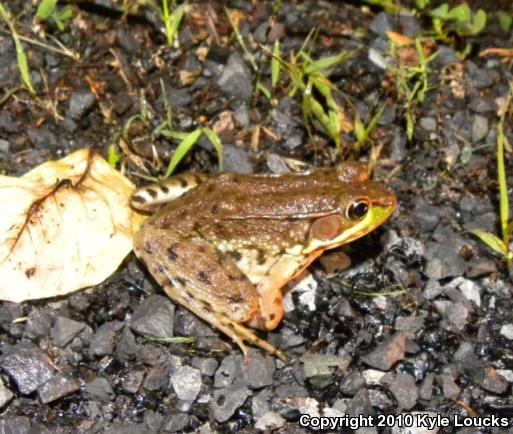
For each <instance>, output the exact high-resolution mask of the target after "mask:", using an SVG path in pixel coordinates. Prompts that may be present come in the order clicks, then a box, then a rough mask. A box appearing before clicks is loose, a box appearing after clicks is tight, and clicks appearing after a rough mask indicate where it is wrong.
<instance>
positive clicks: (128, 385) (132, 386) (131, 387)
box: [121, 371, 144, 393]
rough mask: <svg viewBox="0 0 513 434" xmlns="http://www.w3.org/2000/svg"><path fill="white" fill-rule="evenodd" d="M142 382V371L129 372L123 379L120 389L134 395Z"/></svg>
mask: <svg viewBox="0 0 513 434" xmlns="http://www.w3.org/2000/svg"><path fill="white" fill-rule="evenodd" d="M143 380H144V371H130V372H129V373H128V374H127V375H126V377H125V378H124V379H123V383H122V384H121V387H122V388H123V390H124V391H125V392H128V393H136V392H137V391H138V390H139V387H141V384H142V382H143Z"/></svg>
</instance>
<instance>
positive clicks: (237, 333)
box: [163, 282, 287, 363]
mask: <svg viewBox="0 0 513 434" xmlns="http://www.w3.org/2000/svg"><path fill="white" fill-rule="evenodd" d="M176 283H178V286H179V282H176ZM163 288H164V291H165V292H166V294H167V295H168V296H169V297H171V298H172V299H173V300H175V301H177V302H178V303H180V304H181V305H182V306H183V307H185V308H186V309H189V310H190V311H191V312H193V313H195V314H196V315H197V316H199V317H200V318H202V319H204V320H205V321H207V322H209V323H210V324H212V325H213V326H214V327H216V328H217V329H218V330H220V331H222V332H223V333H224V334H225V335H227V336H229V337H230V338H231V339H232V340H233V341H234V342H235V343H236V344H237V345H238V346H239V348H240V349H241V351H242V353H243V354H244V360H245V362H246V363H247V362H249V360H250V356H249V353H248V347H247V346H246V344H245V341H246V342H249V343H250V344H252V345H255V346H257V347H260V348H262V349H263V350H265V351H267V352H268V353H269V354H272V355H274V356H276V357H278V358H279V359H281V360H283V361H284V362H286V361H287V357H286V356H285V354H284V353H283V352H282V351H280V350H278V349H277V348H275V347H274V346H273V345H271V344H270V343H268V342H266V341H265V340H263V339H260V338H259V337H258V336H256V335H255V334H254V333H252V332H251V331H250V330H249V329H247V328H246V327H244V326H243V325H241V324H239V323H237V322H235V321H233V320H231V319H230V318H228V317H227V316H226V315H224V314H222V313H217V312H214V311H212V310H211V309H210V307H209V306H208V304H206V303H205V302H202V301H201V300H199V299H186V298H185V297H183V295H182V294H183V293H184V290H186V288H180V289H179V288H177V285H173V284H166V285H164V286H163Z"/></svg>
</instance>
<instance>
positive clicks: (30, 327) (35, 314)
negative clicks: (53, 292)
mask: <svg viewBox="0 0 513 434" xmlns="http://www.w3.org/2000/svg"><path fill="white" fill-rule="evenodd" d="M54 321H55V313H54V311H53V310H50V309H47V308H41V309H38V308H34V309H32V310H31V311H30V313H29V315H28V318H27V324H26V326H25V336H26V337H28V338H29V339H37V338H41V337H43V336H48V335H49V334H50V329H51V328H52V325H53V324H54Z"/></svg>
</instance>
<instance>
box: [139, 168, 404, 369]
mask: <svg viewBox="0 0 513 434" xmlns="http://www.w3.org/2000/svg"><path fill="white" fill-rule="evenodd" d="M166 202H168V203H167V204H166V205H165V206H164V207H163V208H162V206H163V205H164V204H165V203H166ZM132 204H133V206H135V207H137V208H138V209H143V210H150V209H152V208H153V207H155V208H160V210H158V211H157V212H156V213H155V214H154V215H153V216H152V217H150V218H149V219H148V220H146V222H145V223H144V224H143V226H142V227H141V229H140V230H139V231H138V233H137V234H136V235H135V238H134V251H135V253H136V255H137V256H138V257H139V258H140V259H141V260H142V261H143V262H144V263H145V264H146V266H147V268H148V270H149V271H150V273H151V274H152V275H153V277H154V278H155V280H156V281H157V282H158V283H159V284H160V285H161V286H162V287H163V288H164V290H165V292H166V293H167V294H168V295H169V297H171V298H172V299H173V300H175V301H176V302H178V303H180V304H181V305H182V306H184V307H186V308H187V309H189V310H191V311H192V312H194V313H195V314H196V315H198V316H199V317H200V318H202V319H204V320H205V321H207V322H209V323H210V324H212V325H213V326H214V327H216V328H217V329H219V330H220V331H222V332H223V333H225V334H226V335H227V336H229V337H230V338H231V339H232V340H233V341H234V342H236V343H237V345H238V346H239V347H240V348H241V350H242V351H243V353H244V354H245V355H247V346H246V344H248V343H249V344H251V345H255V346H259V347H260V348H262V349H264V350H265V351H267V352H269V353H271V354H273V355H275V356H277V357H279V358H281V359H283V360H285V355H284V354H283V353H282V352H281V351H280V350H278V349H276V348H275V347H273V346H272V345H270V344H269V343H267V342H266V341H264V340H262V339H260V338H258V337H257V336H256V335H255V334H254V333H253V332H251V331H250V330H249V329H248V328H247V327H252V328H256V329H260V330H264V331H269V330H273V329H275V328H276V327H277V326H278V325H279V324H280V322H281V320H282V318H283V314H284V312H283V296H282V292H281V288H282V287H283V286H284V285H285V284H286V283H287V282H288V281H290V280H291V279H292V278H293V277H295V276H296V275H297V274H299V273H300V272H301V271H302V270H304V269H305V268H306V267H308V265H309V264H310V263H311V262H312V261H313V260H315V259H316V258H317V257H318V256H319V255H321V254H322V252H323V251H325V250H327V249H331V248H334V247H337V246H340V245H342V244H345V243H347V242H350V241H352V240H354V239H356V238H358V237H360V236H362V235H364V234H366V233H368V232H370V231H371V230H373V229H374V228H376V227H377V226H379V225H380V224H382V223H383V222H384V221H385V220H386V219H387V218H388V217H389V216H390V214H391V213H392V212H393V210H394V209H395V206H396V199H395V196H394V195H393V193H391V192H390V191H388V190H386V189H385V188H384V187H383V186H381V185H379V184H377V183H374V182H372V181H369V180H368V178H367V173H366V167H365V166H364V165H361V164H359V163H343V164H341V165H339V166H337V167H336V168H333V169H318V170H315V171H312V172H306V173H300V174H285V175H279V176H276V175H236V174H233V173H222V174H219V175H214V176H212V177H206V176H204V175H194V174H186V175H181V176H179V177H175V178H171V179H170V180H167V181H165V182H164V183H160V184H157V185H153V186H149V187H144V188H142V189H139V190H137V191H136V192H135V193H134V195H133V197H132ZM355 207H356V208H355ZM355 209H356V210H357V211H358V212H357V213H355V212H353V211H354V210H355ZM356 214H357V215H356Z"/></svg>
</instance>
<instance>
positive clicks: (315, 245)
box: [287, 206, 395, 254]
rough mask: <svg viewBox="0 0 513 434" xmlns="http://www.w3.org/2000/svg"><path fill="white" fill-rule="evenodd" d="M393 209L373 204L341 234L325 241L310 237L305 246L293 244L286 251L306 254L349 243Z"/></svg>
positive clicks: (370, 228) (382, 219)
mask: <svg viewBox="0 0 513 434" xmlns="http://www.w3.org/2000/svg"><path fill="white" fill-rule="evenodd" d="M394 209H395V206H373V207H372V208H371V209H370V211H369V212H368V213H367V215H366V216H365V218H364V219H362V220H361V221H360V222H358V223H356V224H355V225H353V226H351V227H350V228H348V229H345V230H344V231H343V232H342V233H341V234H339V235H338V236H337V237H335V238H333V239H332V240H330V241H326V240H318V239H312V240H310V242H309V243H308V244H307V245H306V246H294V247H292V248H291V249H290V250H291V251H289V250H287V253H291V254H298V253H301V254H307V253H311V252H314V251H316V250H320V249H322V250H328V249H333V248H335V247H338V246H341V245H342V244H347V243H350V242H351V241H354V240H356V239H358V238H360V237H363V236H364V235H366V234H368V233H369V232H371V231H373V230H374V229H376V228H377V227H378V226H380V225H381V224H383V223H384V222H385V221H386V220H387V219H388V218H389V217H390V215H391V214H392V212H393V211H394ZM297 248H298V249H300V251H299V252H297V251H296V249H297Z"/></svg>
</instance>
